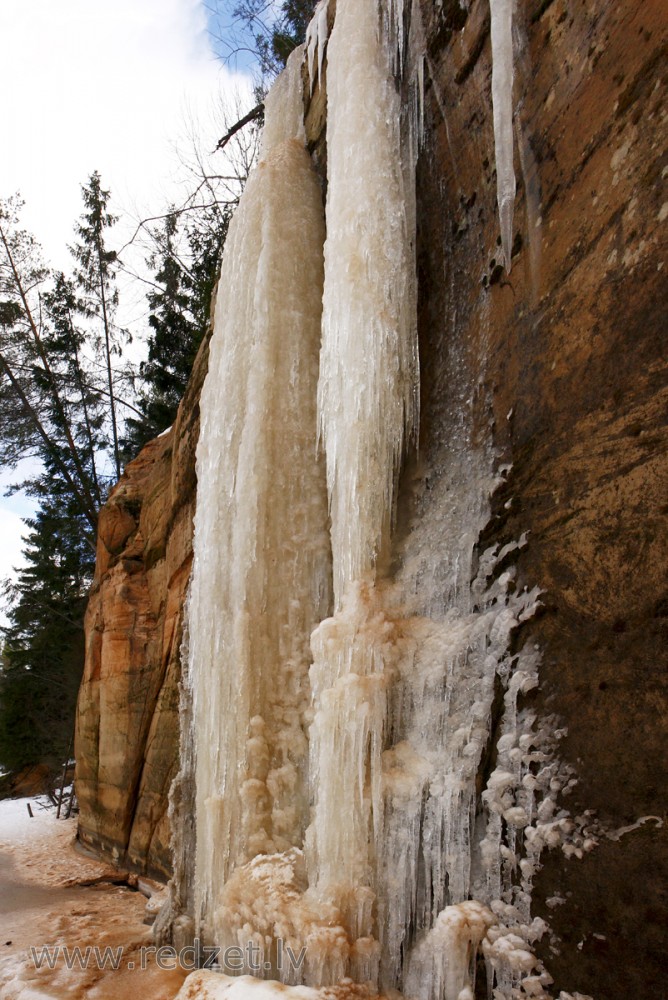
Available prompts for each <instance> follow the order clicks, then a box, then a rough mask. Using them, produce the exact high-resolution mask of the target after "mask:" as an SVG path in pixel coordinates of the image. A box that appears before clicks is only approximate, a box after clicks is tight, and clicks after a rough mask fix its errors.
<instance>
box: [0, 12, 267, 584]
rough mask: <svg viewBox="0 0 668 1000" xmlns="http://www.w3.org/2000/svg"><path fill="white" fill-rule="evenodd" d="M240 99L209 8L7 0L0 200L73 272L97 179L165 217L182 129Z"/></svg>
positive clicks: (0, 32)
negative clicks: (86, 198)
mask: <svg viewBox="0 0 668 1000" xmlns="http://www.w3.org/2000/svg"><path fill="white" fill-rule="evenodd" d="M238 92H241V94H243V95H244V96H243V97H242V98H241V100H242V102H243V103H245V104H246V106H248V107H249V106H250V101H252V96H251V84H250V78H249V77H247V76H244V75H243V74H233V73H231V72H229V71H228V70H227V69H226V68H225V67H224V66H222V65H221V63H220V62H218V61H217V60H216V59H215V57H214V55H213V52H212V49H211V46H210V43H209V39H208V36H207V33H206V17H205V12H204V8H203V5H202V2H201V0H2V2H1V3H0V121H1V122H2V138H1V141H2V155H1V156H0V196H2V197H7V196H9V195H10V194H13V193H14V192H15V191H16V190H19V191H20V192H21V195H22V197H23V199H24V200H25V202H26V207H25V210H24V212H23V215H22V221H23V225H24V226H25V227H26V228H27V229H29V230H31V231H32V232H33V233H34V234H35V236H36V237H37V239H38V240H39V241H40V242H41V243H42V245H43V246H44V250H45V257H46V259H47V260H48V261H50V262H51V263H53V264H54V265H55V266H57V267H61V268H63V269H65V270H69V268H70V266H71V263H70V258H69V255H68V254H67V250H66V246H67V244H68V243H69V242H71V241H72V240H73V224H74V222H75V220H76V219H77V217H78V216H79V215H80V213H81V210H82V208H81V197H80V185H81V184H82V183H84V182H85V181H86V180H87V178H88V177H89V175H90V174H91V173H92V171H93V170H99V171H100V173H101V175H102V181H103V185H104V186H105V187H106V188H109V189H111V192H112V201H113V204H112V208H113V210H115V211H116V212H118V211H119V209H126V210H127V209H134V208H135V207H136V209H137V211H139V212H142V213H143V212H144V211H145V212H146V214H151V213H154V212H156V211H157V212H159V211H162V210H164V207H165V205H166V204H167V203H168V202H169V201H170V200H178V197H179V193H178V192H179V190H180V188H179V186H178V185H179V181H180V179H181V175H182V171H181V170H180V166H179V159H178V157H177V155H176V154H175V152H174V145H175V143H177V142H178V140H179V138H180V137H181V136H182V135H183V133H184V131H185V125H184V122H185V121H186V119H187V118H188V117H194V118H201V119H202V120H204V119H207V118H210V115H209V111H210V109H211V108H212V107H214V106H216V104H217V103H219V101H220V96H221V94H222V95H223V96H225V95H227V96H228V97H229V98H230V99H232V98H233V96H234V94H235V93H238ZM214 138H216V135H215V129H212V132H211V135H210V136H209V139H211V140H213V139H214ZM140 311H141V310H140ZM10 478H13V477H10ZM19 503H20V500H19V499H18V498H17V499H15V500H14V501H7V500H5V499H4V498H2V497H0V531H2V536H1V537H2V546H1V556H0V577H2V576H4V575H6V574H7V573H8V571H9V570H10V569H11V567H12V565H15V564H16V562H17V561H18V557H19V554H20V549H21V540H20V538H21V533H22V531H23V526H22V524H21V521H20V518H19V514H18V513H16V511H17V510H18V509H19V508H18V507H17V506H16V505H17V504H19ZM21 513H24V514H25V513H28V509H27V507H26V504H25V501H24V503H23V508H21Z"/></svg>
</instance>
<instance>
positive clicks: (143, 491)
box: [75, 343, 207, 877]
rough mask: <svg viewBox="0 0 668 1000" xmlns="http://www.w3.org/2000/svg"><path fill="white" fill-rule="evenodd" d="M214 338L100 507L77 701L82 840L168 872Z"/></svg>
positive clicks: (144, 867) (104, 851) (132, 864)
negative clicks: (159, 428)
mask: <svg viewBox="0 0 668 1000" xmlns="http://www.w3.org/2000/svg"><path fill="white" fill-rule="evenodd" d="M206 364H207V344H206V343H205V344H203V346H202V349H201V350H200V352H199V354H198V356H197V360H196V362H195V366H194V370H193V374H192V376H191V379H190V383H189V385H188V389H187V391H186V395H185V397H184V399H183V401H182V402H181V405H180V407H179V411H178V416H177V418H176V421H175V423H174V426H173V427H172V428H171V429H170V430H169V431H167V432H166V433H165V434H163V435H161V436H160V437H159V438H156V440H154V441H151V442H150V443H149V444H148V445H147V446H146V447H145V448H144V449H143V451H142V452H141V454H140V455H139V456H138V458H137V459H135V461H133V462H131V463H130V464H129V465H128V466H127V468H126V469H125V472H124V473H123V476H122V477H121V479H120V481H119V483H118V484H117V486H116V487H115V488H114V490H113V492H112V494H111V496H110V498H109V500H108V502H107V504H106V505H105V507H104V508H103V509H102V511H101V514H100V523H99V531H98V545H97V560H96V570H95V579H94V582H93V587H92V591H91V596H90V601H89V605H88V610H87V613H86V622H85V629H86V663H85V668H84V677H83V681H82V685H81V690H80V693H79V701H78V706H77V725H76V746H75V754H76V759H77V769H76V789H77V796H78V800H79V807H80V815H79V839H80V840H81V841H82V843H83V844H85V845H87V846H89V847H91V848H93V849H95V850H97V851H99V852H100V853H101V854H103V855H104V856H106V857H110V858H113V859H114V860H115V861H117V862H118V863H120V864H123V865H128V866H130V867H132V868H136V869H139V870H141V871H145V872H148V873H151V874H154V875H157V876H158V877H160V876H162V877H166V876H167V875H168V874H169V873H170V870H171V857H170V852H169V838H170V834H169V823H168V820H167V793H168V791H169V786H170V784H171V781H172V778H173V777H174V774H175V773H176V769H177V766H178V759H177V758H178V746H179V719H178V711H179V679H180V646H181V639H182V633H183V614H184V606H185V598H186V590H187V586H188V579H189V576H190V563H191V560H192V519H193V514H194V509H195V446H196V444H197V435H198V429H199V406H198V398H199V391H200V389H201V386H202V382H203V380H204V375H205V373H206Z"/></svg>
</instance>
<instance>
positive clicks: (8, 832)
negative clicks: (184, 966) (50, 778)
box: [0, 799, 184, 1000]
mask: <svg viewBox="0 0 668 1000" xmlns="http://www.w3.org/2000/svg"><path fill="white" fill-rule="evenodd" d="M30 801H31V803H32V808H33V812H34V818H33V819H31V818H30V817H29V815H28V812H27V809H26V800H25V799H16V800H4V801H0V1000H42V998H43V1000H47V998H49V1000H56V998H58V1000H60V998H62V997H65V996H67V997H68V998H71V1000H84V998H86V1000H88V998H90V1000H123V998H127V997H130V996H137V995H139V996H141V998H142V1000H173V997H174V996H175V995H176V994H177V993H178V991H179V988H180V986H181V984H182V982H183V978H184V973H183V972H171V971H163V970H161V969H159V968H157V966H156V965H155V962H154V961H153V959H152V956H151V955H147V957H146V960H145V961H144V963H143V964H144V966H145V967H144V968H142V967H141V966H142V961H141V955H142V951H141V949H142V948H146V947H149V946H150V945H151V934H150V928H149V927H147V926H146V925H145V924H144V923H143V919H144V914H145V909H146V899H145V898H144V897H143V896H142V895H141V894H140V893H138V892H133V891H132V890H130V889H129V888H128V887H127V886H115V885H111V884H109V883H103V884H98V885H89V886H83V885H81V884H80V883H81V882H86V881H93V880H95V879H99V878H100V877H101V876H102V877H104V876H105V874H106V875H109V874H111V872H110V869H109V867H108V866H107V865H105V864H103V863H101V862H99V861H96V860H94V859H91V858H88V857H84V856H83V855H80V854H78V853H77V852H76V851H75V850H74V848H73V841H74V836H75V832H76V824H75V821H74V820H68V821H63V820H56V819H55V816H54V815H53V812H52V811H51V810H49V811H48V812H47V811H46V810H44V809H41V808H40V807H39V803H37V802H36V801H35V800H34V799H31V800H30ZM45 947H48V948H49V949H54V948H57V949H59V951H58V952H54V951H53V950H51V951H50V952H49V959H48V960H46V959H45V958H44V957H43V956H44V955H45V953H44V951H43V949H44V948H45ZM76 948H78V949H80V954H81V955H82V956H84V961H83V963H82V962H80V961H79V960H78V959H76V960H75V961H74V962H72V961H71V956H72V953H73V950H74V949H76ZM95 948H97V949H99V951H98V955H100V954H104V950H105V949H109V951H108V952H107V954H108V955H109V956H110V959H111V958H112V957H113V959H114V962H115V964H116V965H117V968H116V969H113V968H110V965H111V961H110V960H109V961H107V964H106V968H105V967H102V968H100V967H99V966H100V965H101V964H102V963H100V962H99V961H96V958H97V956H96V955H95V953H94V952H93V949H95ZM31 949H35V951H34V952H31ZM65 949H67V952H66V951H65ZM86 949H90V951H89V956H90V957H89V958H88V959H86V958H85V956H86ZM35 956H36V957H37V962H36V961H35ZM40 959H41V967H37V966H38V965H40ZM68 961H69V963H70V965H72V966H73V967H71V968H67V963H68ZM50 964H51V965H52V966H53V967H50ZM82 964H83V965H87V967H84V968H82V967H81V966H82Z"/></svg>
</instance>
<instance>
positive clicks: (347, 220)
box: [318, 0, 418, 607]
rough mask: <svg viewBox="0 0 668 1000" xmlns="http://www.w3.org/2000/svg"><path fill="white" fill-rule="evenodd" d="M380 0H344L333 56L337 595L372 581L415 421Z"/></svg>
mask: <svg viewBox="0 0 668 1000" xmlns="http://www.w3.org/2000/svg"><path fill="white" fill-rule="evenodd" d="M378 22H379V11H378V4H377V2H376V0H363V2H361V3H352V2H351V0H339V2H338V3H337V11H336V21H335V25H334V30H333V33H332V37H331V38H330V41H329V48H328V57H327V67H328V68H327V155H328V169H327V173H328V189H327V240H326V243H325V289H324V298H323V320H322V348H321V353H320V379H319V383H318V411H319V423H320V433H321V437H322V442H323V445H324V449H325V453H326V456H327V485H328V490H329V497H330V508H331V517H332V551H333V557H334V594H335V604H336V607H340V606H341V602H342V600H343V595H344V592H345V589H346V586H347V585H348V584H349V583H350V582H351V581H354V580H360V579H362V578H369V579H371V578H372V577H373V572H374V567H375V563H376V559H377V557H378V555H379V553H380V550H381V547H382V545H383V542H384V541H385V542H386V541H387V537H388V529H389V525H390V518H391V515H392V510H393V503H394V498H395V483H396V476H397V471H398V466H399V460H400V457H401V454H402V450H403V446H404V442H405V439H406V437H410V436H411V435H412V433H413V431H414V428H415V425H416V419H417V398H418V397H417V336H416V318H415V296H414V284H415V263H414V257H413V246H412V235H413V234H412V233H411V232H409V225H408V220H407V217H406V191H405V185H404V177H403V171H402V164H401V149H400V136H399V123H400V118H401V106H400V102H399V97H398V94H397V91H396V86H395V84H394V80H393V78H392V76H391V73H390V65H389V56H388V50H387V47H386V46H384V45H379V42H378V35H379V23H378Z"/></svg>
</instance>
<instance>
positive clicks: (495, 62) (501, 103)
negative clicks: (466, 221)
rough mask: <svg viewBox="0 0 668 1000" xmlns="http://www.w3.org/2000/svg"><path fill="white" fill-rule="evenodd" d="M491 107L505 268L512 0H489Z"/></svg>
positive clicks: (510, 191)
mask: <svg viewBox="0 0 668 1000" xmlns="http://www.w3.org/2000/svg"><path fill="white" fill-rule="evenodd" d="M490 11H491V34H492V106H493V111H494V149H495V157H496V197H497V201H498V203H499V222H500V225H501V244H502V247H503V255H504V258H505V263H506V270H507V271H510V268H511V265H512V245H513V210H514V205H515V170H514V167H513V0H490Z"/></svg>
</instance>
